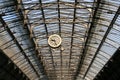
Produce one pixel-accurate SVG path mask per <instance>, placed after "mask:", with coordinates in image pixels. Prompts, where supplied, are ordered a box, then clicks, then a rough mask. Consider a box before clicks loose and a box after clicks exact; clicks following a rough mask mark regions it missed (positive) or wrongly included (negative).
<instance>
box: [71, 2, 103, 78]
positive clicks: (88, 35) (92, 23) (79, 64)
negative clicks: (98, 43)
mask: <svg viewBox="0 0 120 80" xmlns="http://www.w3.org/2000/svg"><path fill="white" fill-rule="evenodd" d="M94 1H95V0H94ZM100 2H101V0H97V3H96V8H95V11H94V14H93V18H92V22H91V25H90V28H89V30H88V33H87V39H86V42H85V45H84V48H83V52H82V55H81V58H80V60H79V63H78V66H77V70H76V73H75V76H74V79H73V80H76V79H77V76H78V75H79V73H80V71H81V68H82V64H83V62H84V59H85V56H86V51H87V48H88V46H87V44H88V43H89V40H90V38H91V34H92V33H91V32H92V29H93V28H94V24H95V23H94V22H95V20H96V15H97V11H98V8H99V6H100Z"/></svg>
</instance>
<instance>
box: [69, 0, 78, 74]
mask: <svg viewBox="0 0 120 80" xmlns="http://www.w3.org/2000/svg"><path fill="white" fill-rule="evenodd" d="M77 4H78V3H77V0H75V3H74V6H75V7H74V14H73V24H72V35H71V43H70V57H69V64H68V68H69V69H68V74H69V73H70V70H71V69H70V67H71V56H72V47H73V46H72V44H73V36H74V28H75V23H74V22H75V19H76V6H77ZM69 76H71V75H70V74H69Z"/></svg>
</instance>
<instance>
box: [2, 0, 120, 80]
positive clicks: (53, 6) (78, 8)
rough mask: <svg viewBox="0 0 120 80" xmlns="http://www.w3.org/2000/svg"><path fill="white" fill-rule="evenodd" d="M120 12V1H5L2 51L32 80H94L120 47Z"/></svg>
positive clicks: (3, 1) (3, 2)
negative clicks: (54, 42)
mask: <svg viewBox="0 0 120 80" xmlns="http://www.w3.org/2000/svg"><path fill="white" fill-rule="evenodd" d="M119 14H120V0H0V49H1V50H3V51H4V53H5V54H6V55H7V56H8V57H9V58H10V59H11V60H12V61H13V62H14V63H15V64H16V65H17V66H18V67H19V68H20V69H21V70H22V71H23V72H24V74H26V75H27V77H28V78H29V79H30V80H93V79H94V78H96V75H97V74H99V71H100V70H101V69H102V68H103V67H104V65H105V64H106V63H107V62H108V60H110V58H111V57H112V55H113V54H114V53H115V52H116V50H117V49H118V48H119V47H120V15H119ZM53 34H57V35H59V36H60V37H61V39H62V42H61V44H60V46H59V47H56V48H53V47H51V46H50V45H49V44H48V39H49V36H51V35H53Z"/></svg>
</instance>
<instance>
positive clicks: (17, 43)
mask: <svg viewBox="0 0 120 80" xmlns="http://www.w3.org/2000/svg"><path fill="white" fill-rule="evenodd" d="M0 21H1V23H2V25H3V26H4V27H5V28H7V32H8V33H9V34H10V36H11V38H12V39H13V40H14V42H15V43H16V45H17V46H18V48H19V49H20V51H21V53H22V54H23V55H24V57H25V58H26V60H27V62H28V63H29V64H30V66H31V68H32V69H33V70H34V72H35V73H36V75H37V76H38V77H40V75H39V73H38V72H37V71H36V69H35V68H34V66H33V64H32V63H31V61H30V60H29V58H28V57H27V55H26V53H25V52H24V50H23V48H22V47H21V46H20V44H19V42H18V41H17V40H16V37H15V36H14V35H13V33H12V32H11V30H10V28H9V27H8V26H7V24H6V23H5V21H4V20H3V18H2V16H0Z"/></svg>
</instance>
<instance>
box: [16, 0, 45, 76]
mask: <svg viewBox="0 0 120 80" xmlns="http://www.w3.org/2000/svg"><path fill="white" fill-rule="evenodd" d="M15 3H16V6H17V7H18V12H19V14H20V17H21V19H22V20H23V22H24V15H23V12H22V9H21V7H19V5H20V4H19V5H18V3H19V2H18V1H17V0H15ZM20 3H21V5H23V4H22V2H20ZM24 27H25V29H26V30H27V33H28V34H30V30H29V29H28V26H27V24H26V23H25V24H24ZM29 37H30V35H29ZM30 40H31V43H32V45H33V48H34V51H35V54H34V55H35V56H36V57H37V58H38V60H36V61H38V62H39V64H37V66H38V68H39V70H40V71H41V72H42V75H46V71H45V70H44V67H43V62H42V61H41V57H40V55H39V54H40V53H39V51H38V50H37V49H35V47H36V44H35V42H34V40H33V38H30ZM31 56H32V55H31ZM40 66H41V67H40Z"/></svg>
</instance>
